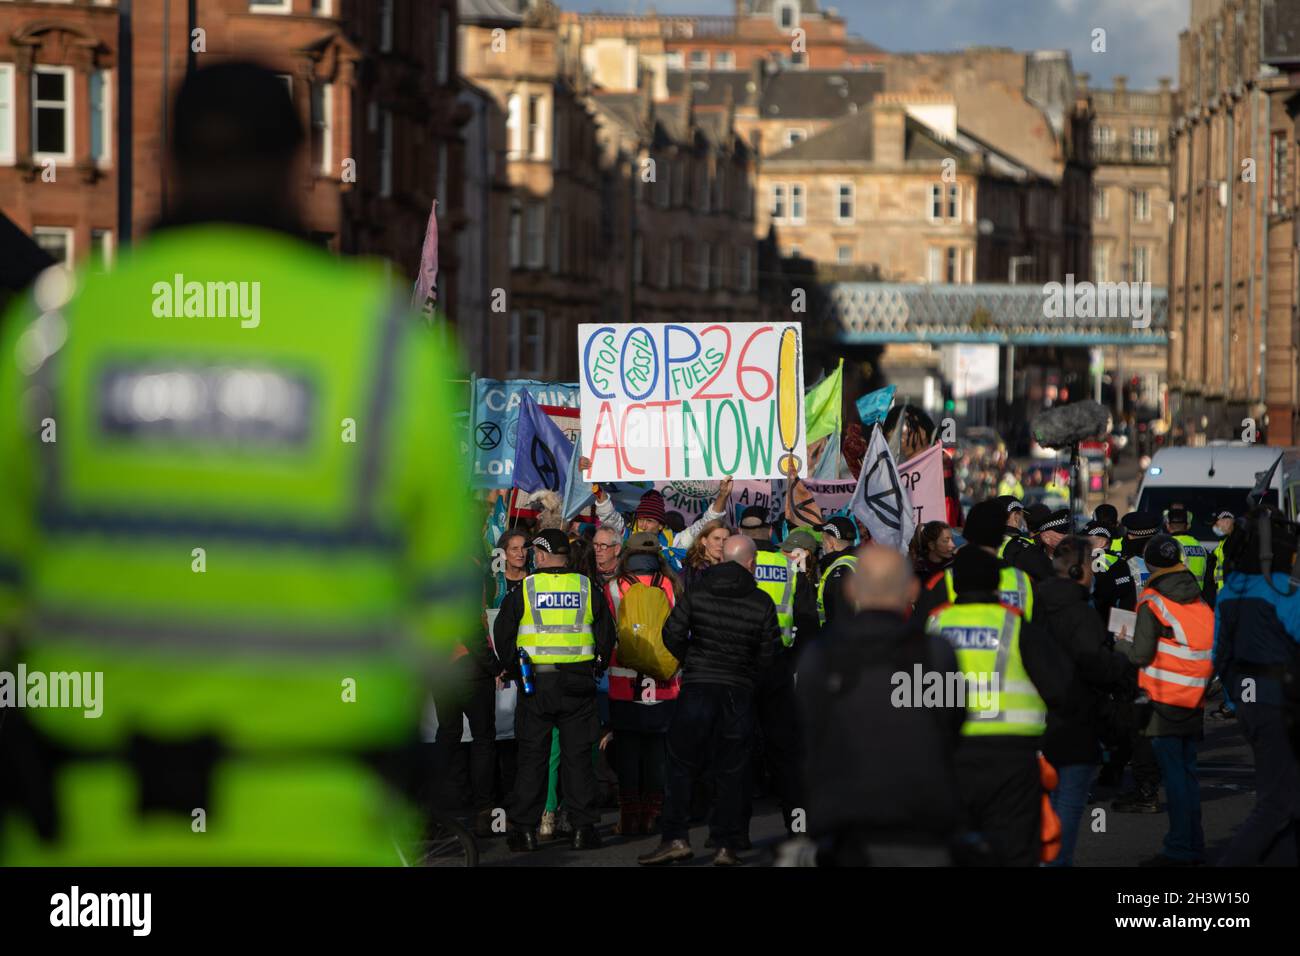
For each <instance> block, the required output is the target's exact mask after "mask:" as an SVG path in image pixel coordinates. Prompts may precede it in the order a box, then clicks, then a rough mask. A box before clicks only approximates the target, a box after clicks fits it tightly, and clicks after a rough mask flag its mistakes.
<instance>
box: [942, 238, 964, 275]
mask: <svg viewBox="0 0 1300 956" xmlns="http://www.w3.org/2000/svg"><path fill="white" fill-rule="evenodd" d="M944 276H945V281H946V282H950V283H951V282H960V281H961V271H960V266H959V265H958V259H957V250H956V249H955V248H954V247H952V246H949V247H948V254H947V256H946V267H945V270H944Z"/></svg>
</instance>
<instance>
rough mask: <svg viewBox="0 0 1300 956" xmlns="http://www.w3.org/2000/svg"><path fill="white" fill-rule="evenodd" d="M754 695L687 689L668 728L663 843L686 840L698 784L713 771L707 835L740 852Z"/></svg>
mask: <svg viewBox="0 0 1300 956" xmlns="http://www.w3.org/2000/svg"><path fill="white" fill-rule="evenodd" d="M753 697H754V695H753V691H750V690H748V689H746V688H743V687H731V686H728V685H726V684H686V685H684V686H683V687H682V692H681V696H679V697H678V698H677V710H676V712H675V713H674V714H673V722H672V725H671V726H670V727H669V728H668V791H667V794H666V797H665V800H664V814H663V817H662V818H661V824H662V827H663V838H664V839H665V840H685V839H688V838H689V835H690V813H691V795H692V791H693V788H694V785H695V781H696V779H697V778H698V777H699V776H700V774H701V773H702V772H703V771H704V769H705V767H707V766H710V765H711V766H712V768H713V779H714V785H715V797H714V803H713V815H712V817H711V818H710V820H709V833H710V835H711V836H712V837H713V841H714V843H715V844H716V845H717V846H719V847H723V846H728V847H731V848H732V849H738V848H739V843H740V838H741V836H742V835H743V834H744V816H743V813H744V806H743V804H744V786H745V784H744V779H745V776H746V774H747V773H748V772H749V746H750V736H751V735H752V733H753V729H754V704H753Z"/></svg>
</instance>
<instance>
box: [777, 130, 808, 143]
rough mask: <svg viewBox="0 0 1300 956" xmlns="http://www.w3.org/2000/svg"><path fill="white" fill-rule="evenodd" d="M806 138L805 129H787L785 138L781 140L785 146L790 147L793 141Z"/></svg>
mask: <svg viewBox="0 0 1300 956" xmlns="http://www.w3.org/2000/svg"><path fill="white" fill-rule="evenodd" d="M807 138H808V131H807V130H804V129H788V130H786V131H785V139H784V140H783V142H784V143H785V145H786V146H787V147H790V146H793V145H794V144H795V143H802V142H803V141H804V140H806V139H807Z"/></svg>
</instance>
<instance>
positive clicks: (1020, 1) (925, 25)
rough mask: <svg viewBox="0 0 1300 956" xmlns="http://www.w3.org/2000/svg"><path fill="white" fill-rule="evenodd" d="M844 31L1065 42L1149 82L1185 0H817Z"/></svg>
mask: <svg viewBox="0 0 1300 956" xmlns="http://www.w3.org/2000/svg"><path fill="white" fill-rule="evenodd" d="M559 4H560V6H561V7H563V8H564V9H572V10H581V11H594V10H603V11H605V12H607V13H643V12H645V10H646V9H648V8H649V7H654V8H655V9H657V10H658V11H659V12H660V13H731V12H732V11H733V9H734V5H733V3H732V2H731V0H559ZM822 5H823V7H828V6H835V7H838V8H839V11H840V15H841V16H844V17H845V18H846V19H847V20H848V22H849V30H850V31H851V32H853V33H856V34H858V35H859V36H861V37H863V38H865V39H867V40H870V41H871V42H873V43H876V44H878V45H879V46H882V47H884V48H885V49H887V50H900V51H902V50H951V49H960V48H961V47H963V46H971V45H983V46H1010V47H1015V48H1016V49H1022V50H1028V49H1054V50H1059V49H1066V50H1069V51H1070V54H1071V59H1072V60H1073V62H1074V69H1075V71H1076V72H1080V73H1090V74H1091V75H1092V83H1093V85H1094V86H1109V85H1110V81H1111V77H1112V76H1115V75H1118V74H1122V75H1124V76H1127V77H1128V81H1129V86H1130V87H1152V88H1154V87H1155V85H1156V78H1157V77H1160V76H1169V77H1171V78H1173V79H1174V80H1175V81H1176V80H1177V73H1178V34H1179V33H1180V32H1181V31H1182V30H1184V29H1185V28H1186V27H1187V18H1188V0H823V3H822ZM1098 28H1101V29H1104V30H1105V31H1106V52H1105V53H1093V52H1092V49H1091V46H1092V31H1093V30H1095V29H1098Z"/></svg>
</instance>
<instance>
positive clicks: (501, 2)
mask: <svg viewBox="0 0 1300 956" xmlns="http://www.w3.org/2000/svg"><path fill="white" fill-rule="evenodd" d="M456 7H457V11H458V13H457V18H458V21H457V22H459V23H469V24H494V23H495V24H502V25H512V26H519V25H520V24H522V23H523V22H524V10H525V9H526V8H527V0H456Z"/></svg>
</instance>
